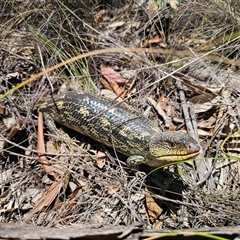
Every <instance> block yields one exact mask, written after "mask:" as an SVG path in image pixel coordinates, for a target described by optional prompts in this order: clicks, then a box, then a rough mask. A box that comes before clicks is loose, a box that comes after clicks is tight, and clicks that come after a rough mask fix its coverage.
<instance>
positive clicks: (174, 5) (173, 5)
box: [168, 0, 178, 10]
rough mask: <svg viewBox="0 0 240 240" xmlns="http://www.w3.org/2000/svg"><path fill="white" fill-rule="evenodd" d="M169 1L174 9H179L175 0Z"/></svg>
mask: <svg viewBox="0 0 240 240" xmlns="http://www.w3.org/2000/svg"><path fill="white" fill-rule="evenodd" d="M168 2H169V4H170V6H171V8H172V9H174V10H178V6H177V4H176V3H175V2H174V1H173V0H168Z"/></svg>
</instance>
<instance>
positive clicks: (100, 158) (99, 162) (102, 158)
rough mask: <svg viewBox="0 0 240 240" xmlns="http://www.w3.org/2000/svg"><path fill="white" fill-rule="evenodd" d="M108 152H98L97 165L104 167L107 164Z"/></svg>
mask: <svg viewBox="0 0 240 240" xmlns="http://www.w3.org/2000/svg"><path fill="white" fill-rule="evenodd" d="M106 158H107V156H106V154H105V153H103V152H101V151H98V152H97V166H98V167H99V168H100V169H102V168H103V167H104V166H105V163H106Z"/></svg>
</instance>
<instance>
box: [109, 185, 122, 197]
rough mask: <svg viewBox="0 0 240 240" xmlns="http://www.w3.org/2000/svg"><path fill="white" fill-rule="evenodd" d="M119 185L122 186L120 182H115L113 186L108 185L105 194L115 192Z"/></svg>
mask: <svg viewBox="0 0 240 240" xmlns="http://www.w3.org/2000/svg"><path fill="white" fill-rule="evenodd" d="M121 187H122V184H121V183H120V182H118V184H115V185H113V186H108V188H107V194H108V195H112V194H115V193H116V192H117V191H118V190H119V189H120V188H121Z"/></svg>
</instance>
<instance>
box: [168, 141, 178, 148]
mask: <svg viewBox="0 0 240 240" xmlns="http://www.w3.org/2000/svg"><path fill="white" fill-rule="evenodd" d="M168 146H169V147H170V148H174V147H176V143H174V142H168Z"/></svg>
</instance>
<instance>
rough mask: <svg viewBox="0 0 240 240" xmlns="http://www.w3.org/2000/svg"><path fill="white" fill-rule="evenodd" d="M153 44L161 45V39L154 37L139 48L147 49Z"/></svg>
mask: <svg viewBox="0 0 240 240" xmlns="http://www.w3.org/2000/svg"><path fill="white" fill-rule="evenodd" d="M153 43H163V39H162V37H160V36H159V35H157V36H155V37H153V38H150V39H147V40H145V41H144V43H143V44H142V45H141V47H149V46H151V45H152V44H153Z"/></svg>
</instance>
